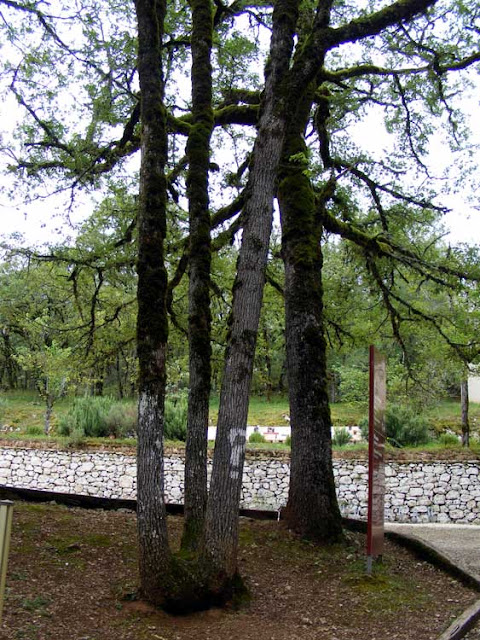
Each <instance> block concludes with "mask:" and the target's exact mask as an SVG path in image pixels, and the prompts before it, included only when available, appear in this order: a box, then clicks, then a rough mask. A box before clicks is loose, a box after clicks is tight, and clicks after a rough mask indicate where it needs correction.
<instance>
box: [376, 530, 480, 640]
mask: <svg viewBox="0 0 480 640" xmlns="http://www.w3.org/2000/svg"><path fill="white" fill-rule="evenodd" d="M385 529H386V530H387V531H395V532H397V533H401V534H402V535H406V536H409V537H411V538H414V539H417V540H420V541H421V542H423V543H424V544H427V545H428V546H430V547H432V548H433V549H435V551H438V552H439V553H441V554H442V555H443V556H445V557H446V558H448V560H450V561H451V562H452V563H453V564H455V565H457V566H458V567H460V568H461V569H463V570H464V571H466V572H467V573H468V574H470V575H471V576H473V577H474V578H476V579H477V580H478V581H479V582H480V526H478V525H454V524H397V523H388V524H385ZM465 640H480V620H479V621H478V622H477V623H476V625H475V628H474V629H472V630H471V631H470V633H468V634H467V635H466V636H465Z"/></svg>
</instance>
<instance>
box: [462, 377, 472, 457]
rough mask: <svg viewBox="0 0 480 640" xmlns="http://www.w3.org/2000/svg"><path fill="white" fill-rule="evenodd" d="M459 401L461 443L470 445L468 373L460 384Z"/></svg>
mask: <svg viewBox="0 0 480 640" xmlns="http://www.w3.org/2000/svg"><path fill="white" fill-rule="evenodd" d="M460 402H461V405H462V444H463V446H464V447H468V446H470V422H469V420H468V375H467V377H466V379H465V380H462V382H461V384H460Z"/></svg>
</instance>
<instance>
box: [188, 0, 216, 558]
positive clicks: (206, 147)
mask: <svg viewBox="0 0 480 640" xmlns="http://www.w3.org/2000/svg"><path fill="white" fill-rule="evenodd" d="M190 5H191V8H192V35H191V38H190V42H191V52H192V114H193V125H192V128H191V131H190V134H189V137H188V142H187V157H188V163H189V166H188V174H187V195H188V202H189V218H190V251H189V254H190V255H189V267H190V268H189V318H188V324H189V349H190V350H189V370H190V382H189V398H188V429H187V442H186V451H185V522H184V532H183V538H182V547H183V548H185V549H190V550H195V549H197V548H198V546H199V544H200V538H201V534H202V533H203V526H204V519H205V509H206V506H207V446H208V438H207V435H208V408H209V399H210V384H211V354H212V349H211V344H210V331H211V312H210V267H211V249H210V215H209V209H208V206H209V199H208V170H209V164H210V137H211V134H212V130H213V109H212V65H211V60H210V58H211V49H212V30H213V11H212V5H211V2H210V0H190Z"/></svg>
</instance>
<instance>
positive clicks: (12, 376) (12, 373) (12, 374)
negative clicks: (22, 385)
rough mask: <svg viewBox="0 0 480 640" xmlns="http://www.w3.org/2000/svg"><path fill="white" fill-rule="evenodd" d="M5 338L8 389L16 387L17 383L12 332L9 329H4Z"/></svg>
mask: <svg viewBox="0 0 480 640" xmlns="http://www.w3.org/2000/svg"><path fill="white" fill-rule="evenodd" d="M2 338H3V355H4V358H5V369H4V370H5V371H6V374H7V389H10V390H11V389H15V387H16V384H17V375H16V369H17V367H16V364H15V360H14V359H13V350H12V344H11V342H10V334H9V332H8V329H2Z"/></svg>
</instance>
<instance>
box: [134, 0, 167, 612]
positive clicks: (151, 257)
mask: <svg viewBox="0 0 480 640" xmlns="http://www.w3.org/2000/svg"><path fill="white" fill-rule="evenodd" d="M135 6H136V12H137V21H138V75H139V81H140V93H141V123H142V159H141V169H140V198H139V212H138V264H137V271H138V290H137V299H138V319H137V351H138V361H139V403H138V445H137V468H138V470H137V499H138V510H137V521H138V539H139V567H140V587H141V591H142V593H143V596H144V597H146V598H147V599H148V600H149V601H150V602H153V603H155V604H161V603H162V602H163V600H164V590H165V583H166V582H167V581H166V580H164V576H165V574H166V573H168V571H169V564H170V557H171V554H170V550H169V546H168V536H167V524H166V509H165V503H164V469H163V431H164V401H165V382H166V350H167V338H168V321H167V311H166V295H167V273H166V269H165V264H164V253H163V251H164V250H163V244H164V238H165V233H166V204H167V203H166V180H165V164H166V160H167V135H166V117H165V109H164V104H163V97H164V84H163V76H162V56H161V46H162V37H163V23H164V18H165V11H166V4H165V0H136V3H135Z"/></svg>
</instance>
